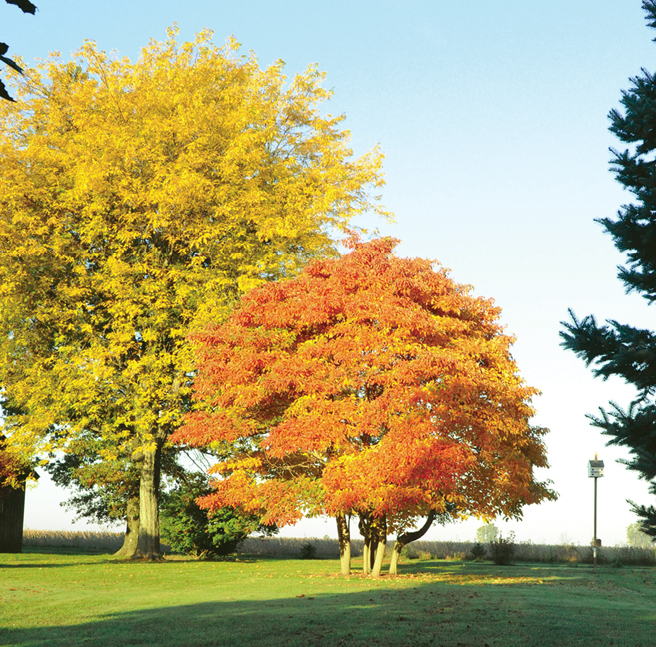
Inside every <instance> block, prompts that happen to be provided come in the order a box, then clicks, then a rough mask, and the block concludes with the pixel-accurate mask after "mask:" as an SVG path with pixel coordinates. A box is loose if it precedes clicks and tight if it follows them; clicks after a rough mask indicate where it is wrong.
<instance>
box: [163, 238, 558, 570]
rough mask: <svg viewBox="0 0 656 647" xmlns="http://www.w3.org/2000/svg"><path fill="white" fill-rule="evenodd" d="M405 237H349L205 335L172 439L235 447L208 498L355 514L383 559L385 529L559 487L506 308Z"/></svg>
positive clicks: (516, 506)
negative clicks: (336, 253) (549, 479)
mask: <svg viewBox="0 0 656 647" xmlns="http://www.w3.org/2000/svg"><path fill="white" fill-rule="evenodd" d="M397 242H398V241H395V240H393V239H378V240H374V241H372V242H370V243H362V242H358V241H357V240H356V239H353V238H352V239H350V241H348V242H347V245H349V246H350V247H351V248H352V251H350V253H348V254H346V255H344V256H342V257H341V258H339V259H335V260H317V261H314V262H313V263H312V264H311V265H310V266H309V267H308V268H307V269H305V270H303V271H302V273H301V275H300V276H299V277H298V278H293V279H288V280H281V281H278V282H275V283H270V284H266V285H263V286H261V287H260V288H257V289H255V290H253V291H252V292H250V293H249V294H248V295H246V296H244V297H243V298H242V299H241V301H240V304H239V305H238V307H237V308H236V310H235V312H234V313H233V314H232V315H231V316H230V317H229V319H228V320H227V321H226V322H225V323H223V324H221V325H215V326H213V327H211V328H209V329H208V330H207V331H205V332H203V333H198V334H197V335H195V339H196V341H197V343H198V346H199V351H198V367H199V373H198V376H197V378H196V380H195V382H194V387H193V388H194V393H195V398H196V400H197V401H198V403H199V404H198V410H197V411H195V412H194V413H192V414H189V415H188V416H187V418H186V420H187V422H186V424H185V425H184V426H183V427H182V428H180V429H179V430H178V431H177V432H176V433H175V435H174V439H175V440H176V441H178V442H185V443H188V444H189V445H193V446H198V447H204V446H209V447H212V448H213V449H215V450H216V451H218V452H222V451H223V452H224V455H223V460H221V461H220V462H218V463H217V465H216V466H215V467H214V468H213V472H214V474H216V480H215V481H214V484H213V485H214V488H215V489H214V492H213V493H212V494H211V495H209V496H207V497H205V498H204V499H202V505H204V506H206V507H208V508H209V509H215V508H220V507H223V506H234V507H238V508H241V509H243V510H245V511H247V512H251V513H259V514H261V515H262V517H263V521H264V523H276V524H278V525H285V524H291V523H295V522H296V521H297V520H298V519H300V518H301V517H302V516H303V515H319V514H328V515H332V516H335V517H336V518H337V519H338V527H340V523H339V520H340V519H344V517H345V516H346V515H357V516H358V517H359V518H360V522H361V530H362V531H363V533H364V535H365V542H366V543H367V542H368V543H370V544H372V545H371V548H372V550H376V552H377V556H380V558H381V559H382V549H381V550H378V549H376V547H375V546H373V543H374V538H375V540H376V542H378V543H379V544H380V543H384V541H385V538H386V536H387V534H388V533H389V532H392V531H397V532H403V531H405V530H406V529H408V528H411V527H413V525H414V524H415V523H416V522H417V520H418V519H419V518H421V517H422V516H428V515H435V514H444V513H445V512H447V511H455V512H454V514H457V515H469V514H474V515H478V516H482V517H486V518H491V517H494V516H495V515H499V514H500V515H504V516H507V517H519V516H521V510H522V506H524V505H526V504H530V503H537V502H539V501H541V500H543V499H545V498H553V497H554V496H555V495H554V494H553V492H551V490H549V488H548V486H547V483H542V482H539V481H537V480H536V479H535V477H534V472H533V469H534V467H546V466H547V461H546V454H545V448H544V445H543V443H542V436H543V435H544V433H545V432H546V430H545V429H541V428H536V427H533V426H531V425H530V424H529V420H530V418H531V417H532V415H533V409H532V407H531V405H530V400H531V398H532V397H533V396H534V395H535V394H536V393H537V391H536V390H535V389H534V388H531V387H529V386H527V385H526V384H525V383H524V381H523V380H522V379H521V377H520V376H519V373H518V370H517V367H516V365H515V363H514V361H513V359H512V357H511V355H510V346H511V344H512V342H513V339H512V338H511V337H510V336H508V335H505V334H504V333H503V328H502V326H501V324H500V323H499V313H500V309H499V308H498V307H496V306H495V305H494V304H493V303H492V301H491V300H488V299H484V298H480V297H474V296H472V295H471V293H470V288H469V287H467V286H464V285H460V284H457V283H455V282H454V281H453V280H451V279H450V278H449V277H448V274H447V272H446V270H444V269H443V268H441V267H439V266H437V265H436V264H434V263H431V262H430V261H427V260H423V259H401V258H398V257H396V256H395V255H394V254H393V250H394V247H395V245H396V243H397ZM342 531H343V524H342V525H341V529H340V533H341V532H342ZM379 548H380V547H379ZM379 571H380V566H378V572H379Z"/></svg>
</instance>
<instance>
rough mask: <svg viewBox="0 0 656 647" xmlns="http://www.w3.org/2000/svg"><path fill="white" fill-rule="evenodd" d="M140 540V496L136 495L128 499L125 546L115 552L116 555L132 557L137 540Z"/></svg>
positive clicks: (135, 549)
mask: <svg viewBox="0 0 656 647" xmlns="http://www.w3.org/2000/svg"><path fill="white" fill-rule="evenodd" d="M138 540H139V497H137V496H134V497H130V498H129V499H128V506H127V521H126V527H125V537H124V538H123V546H121V548H120V550H118V551H117V552H115V553H114V555H115V556H116V557H132V556H133V555H134V554H135V552H136V551H137V542H138Z"/></svg>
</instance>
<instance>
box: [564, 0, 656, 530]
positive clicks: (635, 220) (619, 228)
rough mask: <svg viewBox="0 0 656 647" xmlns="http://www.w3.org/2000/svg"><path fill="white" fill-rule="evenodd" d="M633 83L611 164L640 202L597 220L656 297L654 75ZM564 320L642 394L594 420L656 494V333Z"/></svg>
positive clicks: (633, 281) (633, 280) (568, 334)
mask: <svg viewBox="0 0 656 647" xmlns="http://www.w3.org/2000/svg"><path fill="white" fill-rule="evenodd" d="M642 6H643V9H644V10H645V12H646V15H647V21H648V24H649V26H650V27H652V28H656V2H652V1H651V0H650V1H645V2H643V3H642ZM631 84H632V87H631V88H630V89H629V90H626V91H623V92H622V99H621V103H622V106H623V111H620V110H611V112H610V114H609V117H610V121H611V126H610V130H611V132H612V133H614V134H615V135H616V136H617V137H618V139H619V140H620V141H621V142H622V143H623V144H626V145H627V146H629V147H630V148H626V149H625V150H623V151H613V160H612V170H613V171H614V172H615V175H616V178H617V180H618V182H620V184H622V185H623V186H624V187H625V188H626V189H628V190H629V191H630V192H631V193H633V195H634V197H635V202H634V203H631V204H627V205H623V206H622V207H621V209H620V210H619V212H618V214H617V218H616V219H614V220H613V219H611V218H602V219H599V220H598V222H599V223H600V224H601V225H602V227H603V228H604V229H605V230H606V232H608V233H609V234H610V235H611V236H612V238H613V242H614V243H615V247H617V249H618V250H619V251H621V252H624V253H626V255H627V257H628V266H626V267H621V268H620V270H619V274H618V276H619V279H620V280H621V281H622V282H623V283H624V285H625V286H626V290H627V292H637V293H638V294H640V295H641V296H643V297H644V298H645V299H646V300H647V302H648V303H649V304H653V303H654V301H656V245H655V244H654V243H655V241H656V217H655V214H656V192H655V191H654V187H655V186H656V167H655V166H654V161H653V158H654V152H655V151H656V138H655V137H654V133H655V132H656V104H655V103H654V97H656V77H654V75H653V74H651V73H650V72H648V71H647V70H644V69H643V71H642V75H640V76H636V77H634V78H632V79H631ZM570 315H571V320H570V321H569V322H563V327H564V330H563V331H561V333H560V334H561V337H562V345H563V346H564V347H565V348H567V349H569V350H571V351H573V352H574V353H576V355H578V356H579V357H580V358H582V359H583V360H585V362H586V363H587V364H588V365H590V366H592V370H593V373H594V375H595V376H596V377H602V378H603V379H606V378H608V377H610V376H611V375H616V376H618V377H620V378H622V379H624V381H625V382H627V383H628V384H631V385H633V386H635V388H636V390H637V398H636V399H635V400H634V401H633V402H631V403H630V404H629V406H628V407H626V409H623V408H622V407H620V406H619V405H617V404H615V403H613V402H611V404H610V409H608V410H605V409H603V408H602V409H600V415H599V416H592V415H591V416H589V418H590V419H591V421H592V424H593V425H594V426H596V427H598V428H599V429H601V431H602V433H603V434H605V435H607V436H609V437H610V440H609V441H608V444H609V445H618V446H621V447H626V448H627V449H628V450H629V453H630V455H631V458H630V460H628V461H622V462H624V463H625V464H626V466H627V467H628V468H629V469H631V470H634V471H635V472H637V473H638V474H639V475H640V477H641V478H643V479H645V480H646V481H648V482H649V484H650V485H649V491H650V493H651V494H653V495H655V496H656V403H655V402H654V395H655V394H656V334H655V333H654V332H653V331H651V330H646V329H642V328H635V327H633V326H630V325H628V324H625V323H620V322H619V321H616V320H608V321H607V322H606V324H605V325H600V324H599V323H598V322H597V320H596V318H595V317H594V316H593V315H589V316H587V317H584V318H583V319H580V320H579V319H578V318H577V317H576V316H575V315H574V313H573V312H572V311H571V310H570ZM629 503H631V505H632V507H633V510H634V512H635V513H636V514H637V516H638V517H639V518H640V520H641V524H642V525H641V528H642V530H643V531H644V532H646V533H647V534H649V535H650V536H651V537H656V507H654V506H653V505H651V506H646V505H638V504H636V503H633V502H631V501H630V502H629Z"/></svg>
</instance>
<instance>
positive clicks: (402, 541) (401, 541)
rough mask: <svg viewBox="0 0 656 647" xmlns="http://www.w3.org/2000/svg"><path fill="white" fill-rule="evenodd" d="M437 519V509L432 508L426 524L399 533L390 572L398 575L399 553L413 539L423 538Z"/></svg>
mask: <svg viewBox="0 0 656 647" xmlns="http://www.w3.org/2000/svg"><path fill="white" fill-rule="evenodd" d="M434 520H435V511H433V510H431V511H430V512H429V513H428V517H426V521H425V523H424V525H423V526H422V527H421V528H419V530H415V531H414V532H404V533H403V534H402V535H399V536H398V537H397V539H396V542H395V543H394V550H393V551H392V561H391V562H390V567H389V574H390V575H392V576H395V575H397V574H398V573H397V565H398V563H399V555H400V554H401V551H402V550H403V548H404V547H405V546H407V545H408V544H409V543H410V542H411V541H417V539H421V538H422V537H423V536H424V535H425V534H426V533H427V532H428V529H429V528H430V527H431V526H432V525H433V521H434Z"/></svg>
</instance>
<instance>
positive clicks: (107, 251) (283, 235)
mask: <svg viewBox="0 0 656 647" xmlns="http://www.w3.org/2000/svg"><path fill="white" fill-rule="evenodd" d="M322 80H323V74H322V73H321V72H319V71H318V70H317V68H316V67H315V66H311V67H309V68H308V69H307V70H306V71H305V72H303V73H301V74H298V75H296V76H295V77H294V78H293V79H292V80H291V82H289V83H288V82H287V80H286V78H285V76H284V75H283V63H282V62H280V61H279V62H277V63H274V64H273V65H272V66H270V67H269V68H267V69H261V68H260V67H259V65H258V63H257V60H256V59H255V57H254V55H250V56H243V55H241V54H239V50H238V44H237V43H236V42H234V41H233V40H230V41H229V42H228V43H227V45H225V46H224V47H221V48H219V47H216V46H215V45H213V43H212V41H211V32H209V31H203V32H201V33H200V34H199V35H198V36H197V37H196V39H195V41H194V42H186V43H182V44H179V43H178V42H177V41H176V30H175V29H172V30H170V32H169V36H168V39H167V40H166V41H165V42H156V41H151V42H150V43H149V45H148V46H147V47H146V48H144V49H143V51H142V53H141V56H140V58H139V60H138V61H136V62H134V63H133V62H131V61H130V60H128V59H127V58H117V57H114V56H110V55H108V54H106V53H105V52H102V51H99V50H98V49H97V47H96V45H95V44H94V43H92V42H87V43H86V44H85V45H84V46H83V47H82V48H81V49H80V50H79V51H78V52H77V53H76V54H75V55H74V58H73V60H72V61H71V62H66V61H64V60H62V59H61V58H60V57H58V56H56V55H54V56H53V57H51V58H50V59H49V60H48V61H46V62H43V63H41V64H39V65H37V66H36V67H34V68H30V69H26V70H25V74H24V75H22V76H21V75H18V74H17V73H16V74H14V75H13V77H12V82H13V87H14V90H13V91H14V92H15V96H16V98H17V99H18V101H17V102H16V103H9V102H0V168H2V175H1V176H0V286H1V287H0V338H1V340H2V343H1V344H0V388H2V390H3V393H4V397H6V398H7V399H8V400H10V401H11V402H12V403H15V405H16V409H17V411H20V413H16V414H15V415H13V416H6V418H5V428H6V430H7V431H6V433H7V437H8V443H10V444H11V445H12V446H13V447H14V448H16V449H17V450H19V451H21V452H22V453H23V454H24V455H26V456H37V455H38V456H44V455H45V454H46V453H48V452H50V453H52V452H55V451H57V450H63V451H66V448H67V447H68V446H69V445H70V444H71V443H74V441H76V440H78V439H80V438H88V437H89V435H91V436H95V437H97V438H98V439H99V442H98V443H97V446H98V447H99V450H98V451H99V459H101V460H104V461H120V462H122V463H125V464H127V463H131V464H132V465H134V466H136V468H137V469H138V470H139V473H140V490H139V499H140V501H139V506H140V508H139V521H140V525H139V541H138V547H137V549H136V555H139V556H143V557H147V558H158V557H159V555H160V549H159V522H158V491H159V481H160V471H161V456H162V450H163V448H164V446H165V445H166V443H167V442H168V439H169V436H170V435H171V433H172V432H173V431H174V430H175V429H176V428H177V427H178V426H179V424H180V422H181V420H182V416H183V414H184V413H185V411H186V410H187V408H188V405H189V385H190V381H191V379H192V377H193V372H194V364H193V357H192V355H191V353H190V350H189V344H188V342H187V337H188V335H189V333H190V331H192V330H193V329H194V328H195V327H197V326H198V325H199V324H198V322H204V321H207V319H208V318H210V319H213V320H219V321H220V320H221V319H222V318H223V317H224V316H225V315H226V313H227V312H228V311H229V310H230V307H231V304H232V303H233V302H234V301H235V300H236V299H238V298H239V296H240V295H241V294H242V293H243V292H245V291H247V290H249V289H251V288H253V287H255V286H257V285H260V284H262V283H264V282H266V281H270V280H274V279H277V278H281V277H288V276H293V275H295V274H296V273H297V272H298V270H299V268H301V267H303V266H304V265H305V264H306V263H307V262H308V261H309V260H310V259H312V258H315V257H317V256H325V255H331V254H334V253H335V252H334V248H333V241H332V239H331V232H335V231H339V230H342V229H344V228H345V227H347V226H348V223H349V222H350V220H351V219H352V218H353V217H354V216H356V215H357V214H359V213H362V212H364V211H374V212H378V213H381V214H384V212H383V211H382V210H381V208H380V207H379V206H378V203H377V202H376V199H375V198H372V197H371V196H370V191H371V190H372V189H373V188H375V187H378V186H380V185H381V184H382V179H381V163H382V162H381V158H382V155H381V154H380V152H379V151H378V150H376V149H375V150H373V151H371V152H370V153H367V154H365V155H364V156H362V157H360V158H358V159H355V158H353V157H352V152H351V150H350V149H349V146H348V142H349V133H348V131H346V130H344V129H343V128H342V123H341V122H342V119H343V117H332V116H330V115H328V116H324V115H322V114H321V112H320V106H321V104H322V102H323V101H325V100H326V99H328V98H329V97H330V92H329V91H327V90H324V89H323V88H322V87H321V83H322ZM89 446H91V444H90V445H89Z"/></svg>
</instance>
